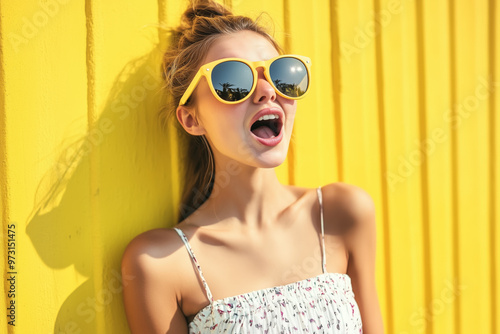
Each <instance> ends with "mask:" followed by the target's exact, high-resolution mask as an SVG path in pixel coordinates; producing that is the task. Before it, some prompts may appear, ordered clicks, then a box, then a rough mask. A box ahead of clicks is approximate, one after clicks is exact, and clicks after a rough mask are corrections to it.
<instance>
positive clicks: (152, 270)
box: [122, 230, 188, 334]
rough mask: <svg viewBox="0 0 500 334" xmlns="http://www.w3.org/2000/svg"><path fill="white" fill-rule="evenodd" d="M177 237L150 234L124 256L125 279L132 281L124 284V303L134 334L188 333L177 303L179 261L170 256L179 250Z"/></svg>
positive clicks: (132, 242)
mask: <svg viewBox="0 0 500 334" xmlns="http://www.w3.org/2000/svg"><path fill="white" fill-rule="evenodd" d="M173 237H177V236H174V235H173V234H172V233H169V232H168V231H165V230H153V231H148V232H146V233H143V234H141V235H139V236H138V237H136V238H135V239H134V240H132V241H131V242H130V244H129V245H128V246H127V248H126V250H125V253H124V254H123V258H122V276H123V277H130V279H127V281H126V282H123V299H124V304H125V312H126V314H127V320H128V323H129V327H130V330H131V333H132V334H139V333H140V334H156V333H162V334H165V333H167V334H169V333H176V334H178V333H187V332H188V329H187V325H186V320H185V317H184V315H183V314H182V311H181V309H180V307H179V305H178V302H177V300H178V299H177V296H178V292H177V291H176V290H175V287H176V286H178V284H176V282H175V280H176V277H177V273H175V272H173V271H175V270H176V269H175V268H176V266H175V263H173V262H175V259H173V257H172V256H169V255H171V254H172V252H173V251H174V250H175V248H176V247H177V248H178V243H176V242H173V240H172V239H173ZM177 238H178V237H177ZM176 241H178V240H176ZM174 245H177V246H174Z"/></svg>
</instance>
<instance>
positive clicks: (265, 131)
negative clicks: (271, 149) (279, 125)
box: [252, 125, 275, 138]
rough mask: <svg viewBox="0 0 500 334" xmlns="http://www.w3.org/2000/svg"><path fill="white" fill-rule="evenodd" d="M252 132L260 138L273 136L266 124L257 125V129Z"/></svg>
mask: <svg viewBox="0 0 500 334" xmlns="http://www.w3.org/2000/svg"><path fill="white" fill-rule="evenodd" d="M252 132H253V133H254V134H255V135H256V136H257V137H260V138H274V137H275V135H274V132H273V130H271V129H269V127H267V126H264V125H263V126H259V127H258V128H257V129H254V130H252Z"/></svg>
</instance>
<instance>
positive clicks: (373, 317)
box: [326, 182, 384, 334]
mask: <svg viewBox="0 0 500 334" xmlns="http://www.w3.org/2000/svg"><path fill="white" fill-rule="evenodd" d="M328 187H329V189H327V190H326V194H327V196H328V194H330V196H331V199H330V201H331V202H330V203H332V206H335V207H336V209H335V212H333V211H331V214H332V216H334V217H335V219H339V218H340V220H342V221H341V222H340V225H342V230H343V231H344V233H345V234H344V235H345V244H346V248H347V251H348V254H349V255H348V266H347V274H348V275H349V277H350V278H351V282H352V287H353V291H354V295H355V298H356V302H357V303H358V306H359V310H360V312H361V320H362V322H363V333H364V334H382V333H384V327H383V323H382V315H381V312H380V305H379V301H378V296H377V289H376V285H375V248H376V224H375V205H374V203H373V199H372V198H371V197H370V195H369V194H368V193H367V192H366V191H364V190H363V189H362V188H359V187H356V186H354V185H350V184H346V183H342V182H337V183H335V184H332V185H330V186H328ZM330 210H331V209H330Z"/></svg>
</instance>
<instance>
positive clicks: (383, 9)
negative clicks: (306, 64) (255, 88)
mask: <svg viewBox="0 0 500 334" xmlns="http://www.w3.org/2000/svg"><path fill="white" fill-rule="evenodd" d="M186 4H187V3H186V2H185V1H177V0H176V1H173V0H159V1H143V0H131V1H96V0H88V1H86V2H84V1H79V0H44V1H35V0H26V1H13V0H7V1H2V2H1V3H0V33H1V34H0V45H1V53H0V189H1V201H0V209H1V212H2V215H1V217H2V226H3V238H2V239H0V240H1V241H2V247H0V249H1V251H0V254H1V255H2V265H3V286H4V289H5V291H4V294H2V305H4V306H2V307H4V309H5V308H7V307H9V305H10V303H11V301H15V327H14V326H11V325H9V324H8V321H11V319H10V318H8V317H5V316H2V318H1V319H0V324H1V327H2V331H7V332H9V333H58V334H59V333H61V334H62V333H67V334H69V333H126V332H128V329H127V325H126V319H125V315H124V312H123V305H122V299H121V290H122V285H121V284H122V283H121V280H122V281H123V284H127V282H128V281H129V280H130V279H133V278H130V277H123V278H121V277H120V274H119V273H120V258H121V254H122V252H123V250H124V247H125V246H126V244H127V243H128V242H129V240H131V239H132V238H133V237H134V236H135V235H137V234H139V233H140V232H142V231H145V230H148V229H151V228H155V227H162V226H164V227H165V226H171V225H172V224H173V221H174V216H175V211H176V208H177V203H178V191H179V180H178V158H177V146H176V139H175V133H174V132H173V131H172V129H167V131H162V130H161V129H160V128H159V126H158V119H157V112H158V110H159V107H160V104H161V96H160V94H158V92H159V87H160V85H161V81H160V80H159V63H160V59H159V58H160V57H161V50H162V49H163V48H164V47H165V46H166V35H165V32H163V31H161V30H159V29H158V23H160V24H161V25H163V26H165V27H171V26H174V25H176V24H177V23H178V20H179V15H180V13H181V12H182V11H183V10H184V8H185V6H186ZM226 4H228V5H230V6H232V7H233V9H234V11H235V12H236V13H238V14H246V15H249V16H252V17H256V16H257V15H258V14H259V13H260V12H262V11H265V12H267V13H269V16H270V17H272V20H273V22H274V31H275V36H276V37H277V38H278V40H279V41H280V42H281V43H282V44H283V45H284V46H285V47H286V48H287V50H288V52H290V53H298V54H304V55H307V56H309V57H311V58H312V59H313V67H312V70H313V73H312V74H313V78H312V89H313V91H312V93H311V94H310V95H309V96H308V97H307V98H306V99H305V100H302V101H300V102H299V109H298V113H297V116H296V123H295V124H296V126H295V129H294V137H293V140H292V145H291V151H290V155H289V159H288V161H287V162H286V163H285V164H284V165H283V166H281V167H279V168H278V174H279V177H280V179H281V180H282V181H283V182H285V183H293V184H297V185H301V186H310V187H314V186H317V185H321V184H325V183H329V182H335V181H342V182H347V183H352V184H355V185H358V186H360V187H362V188H364V189H366V190H367V191H368V192H369V193H370V194H371V195H372V197H373V198H374V200H375V202H376V206H377V221H378V254H377V261H378V262H377V280H378V282H377V283H378V289H379V295H380V299H381V300H380V301H381V306H382V312H383V315H384V322H385V327H386V329H387V333H391V334H392V333H393V334H410V333H434V334H438V333H439V334H441V333H450V334H451V333H463V334H465V333H498V332H499V331H500V324H499V322H498V320H497V319H500V311H499V301H500V289H499V287H498V282H499V280H500V272H499V271H500V263H499V259H500V227H499V226H498V225H499V223H500V218H499V209H500V193H499V192H500V177H499V172H500V163H499V157H500V135H499V132H500V116H499V112H500V93H499V92H500V70H499V65H498V62H497V59H498V58H499V57H500V49H499V45H500V23H499V21H500V6H499V5H498V4H497V2H496V1H495V0H471V1H465V0H463V1H462V0H456V1H453V0H449V1H444V0H438V1H430V0H429V1H417V0H372V1H341V0H320V1H314V2H313V1H310V2H307V1H296V0H281V1H265V0H255V1H243V0H233V1H226ZM266 20H267V21H269V19H268V18H266V17H264V21H266ZM13 225H15V228H13ZM9 226H10V228H9ZM9 229H10V230H11V231H10V232H11V233H10V235H12V230H14V232H15V237H13V238H11V237H9V234H8V232H9V231H8V230H9ZM9 239H15V255H14V256H15V259H13V258H11V260H15V263H13V262H12V261H11V263H9V258H8V255H9V253H8V251H9V249H8V242H9ZM10 242H11V246H12V245H13V244H12V241H10ZM11 250H13V249H11ZM12 254H13V253H12V252H11V253H10V255H11V256H12ZM10 266H13V267H12V268H11V267H10ZM8 272H15V274H9V273H8ZM12 276H14V277H15V281H12V280H10V281H9V280H8V279H9V278H11V277H12ZM11 282H15V284H14V285H13V286H11ZM12 287H15V289H14V290H15V298H11V297H9V291H11V290H12ZM11 292H12V291H11ZM7 313H8V314H10V310H7ZM2 314H3V312H2Z"/></svg>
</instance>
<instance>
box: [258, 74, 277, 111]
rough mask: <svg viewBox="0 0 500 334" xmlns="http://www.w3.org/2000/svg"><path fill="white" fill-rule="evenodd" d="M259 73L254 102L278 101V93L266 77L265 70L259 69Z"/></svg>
mask: <svg viewBox="0 0 500 334" xmlns="http://www.w3.org/2000/svg"><path fill="white" fill-rule="evenodd" d="M257 73H258V77H257V85H256V86H255V92H254V93H253V102H254V103H266V102H268V101H274V100H276V91H275V90H274V87H273V86H272V85H271V84H270V83H269V82H268V81H267V79H266V77H265V76H264V70H263V69H261V68H259V69H257Z"/></svg>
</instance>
